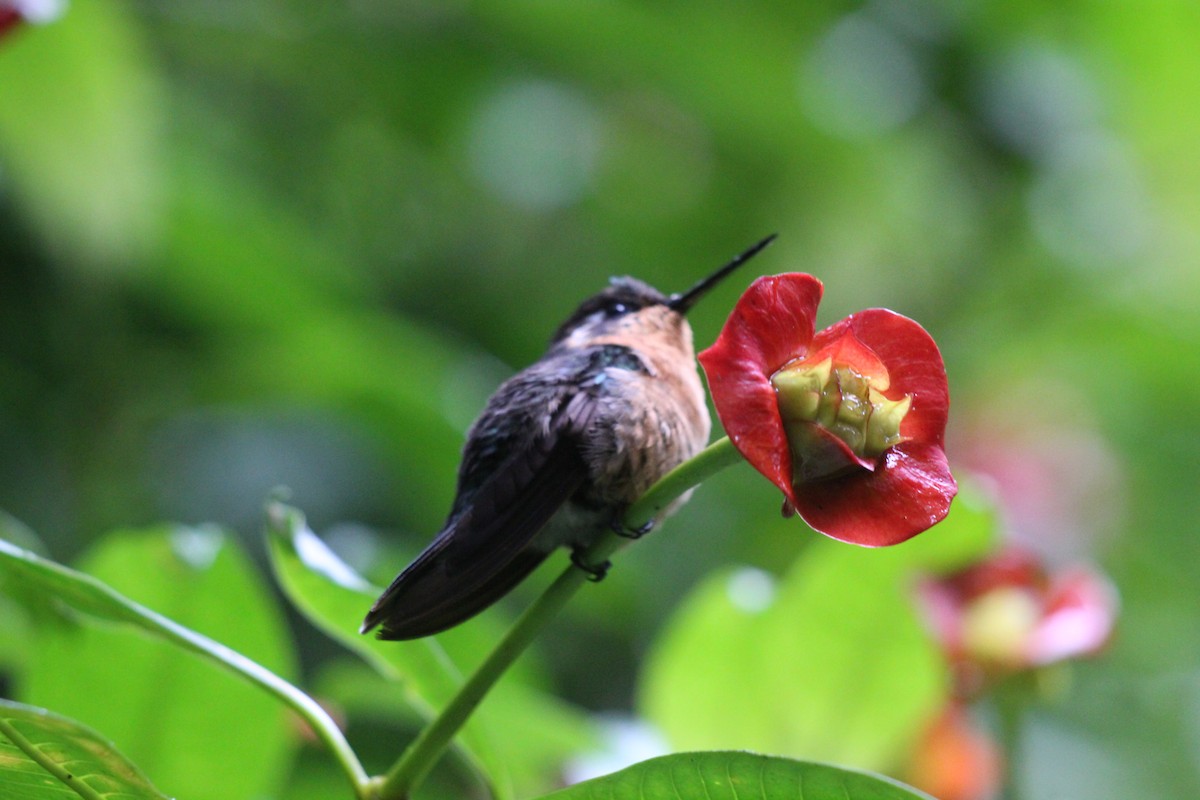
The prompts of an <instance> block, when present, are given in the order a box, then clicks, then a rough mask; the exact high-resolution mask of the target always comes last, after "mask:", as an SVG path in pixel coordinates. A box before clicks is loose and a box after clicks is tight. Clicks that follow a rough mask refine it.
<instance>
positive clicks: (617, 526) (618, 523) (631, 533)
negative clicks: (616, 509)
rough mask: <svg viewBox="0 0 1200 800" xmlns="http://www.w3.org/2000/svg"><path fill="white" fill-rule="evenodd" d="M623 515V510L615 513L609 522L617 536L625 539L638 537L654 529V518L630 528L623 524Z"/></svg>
mask: <svg viewBox="0 0 1200 800" xmlns="http://www.w3.org/2000/svg"><path fill="white" fill-rule="evenodd" d="M624 516H625V514H624V512H622V513H620V514H617V515H616V516H614V517H613V519H612V522H611V523H610V524H609V526H610V527H611V528H612V530H613V533H615V534H616V535H617V536H622V537H624V538H626V539H640V538H642V537H643V536H645V535H646V534H647V533H649V532H650V531H652V530H654V520H652V519H651V520H647V521H646V522H644V523H642V525H641V527H638V528H630V527H629V526H628V525H626V524H625V521H624V519H623V518H624Z"/></svg>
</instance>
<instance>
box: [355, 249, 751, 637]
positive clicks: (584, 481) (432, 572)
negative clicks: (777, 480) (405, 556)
mask: <svg viewBox="0 0 1200 800" xmlns="http://www.w3.org/2000/svg"><path fill="white" fill-rule="evenodd" d="M774 238H775V237H774V236H770V237H767V238H766V239H763V240H762V241H761V242H759V243H758V244H756V245H754V246H753V247H751V248H750V249H749V250H747V251H746V252H744V253H742V254H741V255H739V256H737V257H736V258H734V259H733V260H732V261H730V262H729V263H728V264H726V265H725V266H723V267H721V268H720V269H719V270H717V271H716V272H714V273H713V274H712V275H710V276H709V277H707V278H705V279H704V280H702V281H700V282H699V283H697V284H696V285H695V286H693V287H692V288H691V289H689V290H688V291H686V292H684V293H682V294H672V295H664V294H663V293H662V292H660V291H658V290H657V289H655V288H654V287H652V286H649V285H647V284H645V283H642V282H641V281H639V280H635V279H633V278H614V279H612V280H611V281H610V285H609V286H608V288H606V289H605V290H604V291H602V292H600V293H599V294H597V295H594V296H592V297H590V298H588V299H587V300H585V301H584V302H583V303H582V304H581V305H580V306H579V308H577V309H576V310H575V313H573V314H572V315H571V316H570V317H568V318H567V321H566V322H564V323H563V324H562V325H560V326H559V327H558V330H557V331H556V332H555V334H554V337H553V338H552V339H551V340H550V347H549V349H548V350H547V351H546V354H545V355H544V356H542V358H541V359H540V360H539V361H537V362H535V363H534V364H532V365H530V366H529V367H527V368H525V369H524V370H522V371H521V372H519V373H517V374H516V375H514V376H513V377H512V378H509V379H508V380H507V381H505V382H504V383H503V384H501V386H500V388H499V389H497V390H496V393H495V394H493V395H492V397H491V398H490V399H489V400H488V403H487V406H486V407H485V408H484V410H483V413H482V414H480V415H479V418H478V419H477V420H475V422H474V424H473V425H472V426H471V429H470V430H469V431H468V433H467V442H466V444H465V445H464V447H463V455H462V463H461V465H460V466H459V470H458V490H457V495H456V496H455V498H454V504H453V506H452V507H451V509H450V515H449V517H448V518H447V520H446V524H445V525H444V526H443V527H442V530H441V531H440V532H439V533H438V534H437V536H436V537H435V538H434V540H433V541H432V542H431V543H430V544H429V546H428V547H426V548H425V550H424V551H423V552H422V553H421V554H420V555H419V556H417V558H416V560H415V561H413V562H412V564H410V565H409V566H408V567H407V568H405V570H404V571H403V572H401V573H400V574H399V575H398V576H396V579H395V580H393V581H392V584H391V585H390V586H388V588H387V590H386V591H384V593H383V594H382V595H381V596H380V598H379V599H378V600H376V601H375V605H374V606H372V607H371V610H370V611H369V612H368V613H367V616H366V619H365V620H363V624H362V628H361V633H367V632H369V631H370V630H372V629H373V628H375V627H376V626H382V628H381V630H380V632H379V637H380V638H381V639H417V638H420V637H422V636H428V635H430V634H434V633H438V632H439V631H443V630H445V629H447V628H450V627H453V626H454V625H457V624H458V623H460V622H463V621H464V620H466V619H469V618H470V617H472V616H474V615H475V614H477V613H479V612H480V611H482V610H483V609H485V608H487V607H488V606H490V605H491V604H492V603H494V602H496V601H497V600H499V599H500V598H501V597H503V596H504V595H505V594H507V593H508V592H509V591H510V590H511V589H512V588H513V587H515V586H516V585H517V584H518V583H520V582H521V581H522V580H523V579H524V578H525V577H526V576H527V575H528V574H529V573H530V572H532V571H533V570H534V569H535V568H536V567H537V566H538V565H539V564H541V563H542V561H544V560H545V558H546V557H547V556H548V555H549V554H550V553H551V552H552V551H553V550H554V549H555V548H557V547H559V546H561V545H565V546H568V547H571V548H572V549H573V551H574V553H576V554H578V553H579V552H580V551H581V550H582V549H583V548H585V547H587V546H588V545H589V544H591V542H592V541H594V540H595V539H596V538H597V537H598V536H599V535H600V534H601V533H603V532H604V531H605V530H606V529H607V528H609V527H611V526H617V527H618V528H619V526H620V520H621V516H622V514H623V513H624V510H625V509H626V507H628V505H629V504H630V503H632V502H633V501H635V500H637V499H638V497H639V496H641V494H642V493H643V492H645V491H646V489H648V488H649V487H650V486H651V484H653V483H654V482H655V481H657V480H658V479H659V478H661V477H662V476H663V475H665V474H666V473H667V472H668V471H670V470H671V469H672V468H674V467H675V466H677V465H678V464H680V463H682V462H683V461H685V460H687V459H688V458H691V457H692V456H694V455H695V454H696V453H698V452H700V450H701V449H702V448H703V447H704V446H705V444H706V443H707V442H708V434H709V429H710V427H711V422H710V420H709V416H708V407H707V405H706V404H705V395H704V390H703V388H702V387H701V385H700V378H699V376H698V375H697V371H696V363H695V362H696V357H695V353H694V351H693V348H692V329H691V326H689V325H688V323H687V320H686V319H685V318H684V315H685V314H686V313H687V311H688V309H690V308H691V307H692V305H693V304H694V303H695V302H696V301H697V300H698V299H700V297H701V296H702V295H704V294H705V293H706V292H707V291H708V290H709V289H711V288H712V287H713V286H715V285H716V284H717V283H718V282H719V281H720V280H721V279H722V278H724V277H725V276H726V275H728V274H729V273H730V272H732V271H733V270H734V269H736V268H737V267H739V266H741V265H742V264H743V263H745V262H746V261H747V260H748V259H750V258H751V257H752V256H754V255H755V254H756V253H758V252H759V251H760V250H762V249H763V248H764V247H766V246H767V245H768V244H769V243H770V242H771V240H772V239H774Z"/></svg>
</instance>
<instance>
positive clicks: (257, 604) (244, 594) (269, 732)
mask: <svg viewBox="0 0 1200 800" xmlns="http://www.w3.org/2000/svg"><path fill="white" fill-rule="evenodd" d="M226 544H227V543H226V541H225V539H224V537H223V536H221V535H220V534H218V533H216V532H214V531H209V530H207V529H189V528H177V529H172V530H170V531H169V532H167V535H165V536H160V537H157V538H155V537H144V536H132V535H129V534H126V535H121V536H117V537H114V538H113V539H111V540H110V541H109V543H107V544H106V545H105V546H104V547H102V548H101V549H100V550H99V551H97V552H96V554H95V556H94V557H93V562H94V563H95V565H96V567H97V569H99V570H100V571H102V572H105V573H111V574H112V575H113V577H114V578H115V579H120V580H123V581H127V582H130V583H138V584H139V586H141V587H142V589H141V591H144V592H145V593H146V594H149V595H153V596H154V598H155V602H156V603H157V604H159V605H160V607H161V606H169V607H171V608H173V609H174V610H176V611H178V613H180V614H181V615H182V616H192V617H194V618H196V619H198V620H199V621H200V622H201V623H202V624H204V625H205V626H208V625H212V626H215V627H222V628H224V627H225V626H226V622H228V620H229V619H230V618H232V617H240V616H243V615H244V616H246V617H247V618H248V620H249V621H248V622H246V624H244V625H241V624H239V625H238V626H232V627H230V628H229V631H228V632H229V633H231V634H233V636H234V638H235V639H237V640H238V642H239V644H244V645H245V646H246V648H247V649H248V650H250V651H252V652H254V651H261V652H264V653H265V654H267V655H268V656H269V657H270V658H272V659H273V660H276V661H286V658H285V657H284V656H282V655H280V653H281V650H280V648H281V647H282V646H283V643H282V642H281V641H280V638H279V637H280V636H281V635H282V634H281V633H280V632H279V631H278V629H275V630H272V628H273V627H274V626H276V625H277V624H278V620H275V621H273V622H269V621H267V620H265V618H264V615H268V616H269V615H270V613H271V612H268V611H265V610H264V605H263V604H264V602H265V601H264V599H263V594H262V589H261V587H258V586H257V585H256V584H255V582H254V581H253V580H252V579H250V578H249V572H248V571H247V569H246V567H245V564H244V563H243V559H242V557H241V556H240V554H232V555H231V553H232V548H230V547H227V546H226ZM122 576H123V577H122ZM0 578H3V579H4V582H5V585H6V588H8V587H12V588H15V589H16V591H17V593H18V594H21V595H24V596H36V597H41V598H43V599H45V600H46V601H47V602H50V601H53V602H54V603H56V604H58V605H60V606H65V607H66V608H67V609H69V610H70V611H72V612H75V613H77V614H83V615H85V617H84V619H85V620H86V619H87V618H93V619H99V620H104V621H109V622H119V623H126V624H128V625H132V626H134V627H135V628H137V629H139V630H140V631H141V632H143V633H149V634H151V636H152V637H154V638H155V639H159V640H162V641H163V642H165V643H167V644H170V645H172V646H173V647H172V648H158V649H156V650H153V651H152V650H149V649H147V647H148V646H149V643H148V642H146V641H145V640H144V638H143V637H134V636H128V635H126V636H124V637H123V638H113V637H118V636H120V635H121V632H120V631H118V630H115V629H107V628H104V626H87V627H74V628H72V627H70V626H68V625H65V624H59V625H52V624H50V621H49V620H46V621H44V622H43V625H42V630H41V634H42V635H41V636H40V637H39V639H40V641H39V643H38V647H36V648H35V651H36V658H35V659H32V662H33V663H31V665H30V670H29V672H28V675H27V676H26V679H27V683H28V686H27V688H28V694H29V695H30V696H32V697H50V698H55V699H60V700H62V701H63V703H64V705H63V706H59V707H64V708H68V709H69V708H73V707H75V706H76V705H78V707H79V708H80V709H81V710H82V712H83V713H75V712H74V711H69V713H72V715H73V716H76V717H79V718H80V719H82V720H84V721H92V720H93V719H95V720H105V721H107V723H106V724H101V725H99V726H98V727H101V728H102V729H104V730H106V731H107V732H108V733H109V734H110V735H113V736H114V738H115V739H116V740H117V741H118V742H119V743H121V745H122V747H123V749H125V750H126V751H127V752H130V753H131V754H133V756H134V757H135V758H137V760H138V761H139V763H141V764H143V766H144V767H146V768H148V769H150V770H151V772H152V773H153V774H155V777H156V779H157V780H159V781H160V782H161V783H163V785H169V786H171V788H172V790H175V789H180V790H181V791H180V793H181V794H183V793H184V791H183V790H185V784H186V791H187V796H188V797H189V800H196V799H197V798H202V797H229V796H243V795H237V794H236V792H235V790H240V789H242V788H245V787H253V786H258V787H260V788H259V789H257V790H254V791H259V790H262V789H263V787H265V786H267V785H268V784H271V783H273V782H274V781H275V780H276V779H277V778H278V777H280V776H279V774H278V773H279V771H280V769H281V766H282V760H283V758H284V757H285V755H286V753H285V752H284V751H283V744H282V743H281V742H282V740H281V738H280V736H281V734H280V733H279V729H280V728H279V726H280V725H282V724H283V723H284V719H283V718H282V717H281V716H280V715H279V714H278V712H277V706H273V705H268V706H265V707H264V706H261V705H260V703H261V700H262V696H260V695H258V694H257V693H248V694H243V693H241V692H239V691H238V690H237V689H231V688H230V686H238V684H232V683H229V682H227V683H226V684H225V685H221V686H218V685H217V684H216V683H214V682H213V677H212V675H213V673H211V671H208V672H207V673H206V674H205V675H199V674H198V673H197V672H196V671H195V669H194V667H195V664H193V663H192V662H191V661H190V660H182V659H180V658H179V657H178V655H180V654H181V653H182V652H183V651H189V652H190V653H192V654H195V655H200V656H202V657H203V658H204V659H207V660H209V661H211V662H213V663H216V664H218V665H220V666H222V667H224V668H226V669H227V670H230V671H232V672H233V673H235V674H236V675H238V676H239V677H241V678H243V679H245V680H247V681H249V682H250V683H251V684H254V685H256V687H257V688H258V689H261V690H265V691H266V692H267V693H268V694H270V695H273V696H274V698H275V699H276V700H282V701H283V702H285V703H287V704H288V705H289V706H291V707H292V709H294V710H295V711H296V712H297V713H298V714H299V715H300V716H301V717H302V718H303V719H305V720H306V721H307V722H308V723H309V725H310V726H311V727H312V728H313V729H314V731H315V732H316V734H317V736H318V737H319V738H320V739H321V740H322V741H323V742H324V743H325V745H326V746H327V747H328V748H329V749H330V750H331V751H332V752H333V753H334V755H335V756H336V757H337V758H338V759H339V762H340V763H341V764H342V766H343V769H344V771H346V772H347V774H348V775H349V777H350V780H351V781H352V783H354V785H355V786H356V787H361V786H363V785H364V784H365V783H366V780H367V777H366V775H365V773H364V772H363V770H362V767H361V766H360V765H359V764H358V761H357V759H356V758H355V757H354V754H353V753H352V752H351V751H350V749H349V746H348V745H347V744H346V742H345V740H344V738H342V736H341V734H340V732H338V730H337V726H336V724H335V723H334V722H333V721H332V720H331V719H330V718H329V716H328V714H327V713H326V712H325V711H324V710H323V709H321V707H320V706H319V705H318V704H317V703H316V702H315V701H314V700H313V699H312V698H310V697H309V696H308V695H306V694H304V693H303V692H301V691H300V690H299V689H297V688H296V687H294V686H292V685H291V684H290V683H288V682H286V681H285V680H283V679H282V678H280V677H279V676H278V675H276V674H275V673H273V672H271V671H270V670H268V669H266V668H265V667H263V666H261V665H260V664H258V663H256V662H254V661H252V660H250V659H249V658H247V657H246V656H244V655H242V654H241V653H239V652H236V651H234V650H232V649H231V648H229V647H227V646H225V645H222V644H219V643H217V642H216V641H214V640H212V639H209V638H208V637H206V636H203V635H201V634H199V633H196V632H195V631H193V630H190V629H189V628H185V627H184V626H182V625H180V624H179V623H177V622H174V621H173V620H170V619H167V618H166V617H163V616H161V615H159V614H157V613H155V612H153V611H150V610H149V609H148V608H146V607H144V606H141V605H139V604H137V603H135V602H133V601H132V600H129V599H128V598H126V597H124V596H122V595H121V594H119V593H118V592H117V591H115V590H114V589H113V588H111V587H110V586H108V585H107V584H105V583H103V582H102V581H100V580H98V579H97V578H95V577H92V576H90V575H86V574H83V573H80V572H76V571H74V570H71V569H68V568H66V567H64V566H62V565H60V564H56V563H54V562H52V561H48V560H46V559H43V558H40V557H38V556H36V555H34V554H33V553H29V552H27V551H23V550H20V549H19V548H16V547H14V546H12V545H11V544H8V543H6V542H3V541H0ZM210 578H211V581H210ZM219 618H224V619H225V621H226V622H218V619H219ZM255 637H264V638H265V639H266V641H264V642H260V643H257V644H255V643H254V642H251V641H250V640H251V639H253V638H255ZM176 649H178V651H179V652H178V653H177V652H176ZM272 653H273V655H272ZM238 688H239V689H240V688H242V687H240V686H238ZM189 694H192V695H194V696H192V697H189V696H188V695H189ZM155 698H157V700H156V699H155ZM47 705H55V704H54V703H48V704H47ZM117 706H121V707H123V708H124V709H125V710H126V712H128V711H130V710H133V711H136V712H137V713H140V714H141V715H142V716H141V718H140V719H138V718H136V716H137V714H133V715H126V716H124V717H122V716H121V714H120V712H119V711H118V710H117ZM205 715H208V716H212V717H215V718H216V719H218V720H219V724H221V725H224V726H225V727H224V728H223V729H220V730H216V731H215V733H214V728H213V727H212V726H210V725H209V723H207V722H205V721H204V720H203V719H201V717H203V716H205ZM231 715H232V716H231ZM110 724H111V727H110ZM260 724H263V725H265V726H267V727H260ZM190 725H197V726H200V730H203V731H205V732H206V734H207V735H208V736H209V737H212V736H215V738H216V741H215V742H205V741H203V740H202V739H203V737H201V738H200V739H193V738H189V737H188V736H187V731H186V730H184V729H185V728H186V727H187V726H190ZM234 731H236V735H233V734H232V733H231V732H234ZM247 731H248V732H249V733H247ZM122 736H128V737H130V738H131V740H132V743H133V745H134V747H126V745H125V743H124V741H123V740H122V738H121V737H122ZM252 736H253V737H257V736H263V737H264V741H262V742H258V741H254V740H252V739H251V738H250V737H252ZM192 746H196V747H198V748H199V749H198V750H195V751H192V750H189V749H187V748H189V747H192ZM210 746H211V748H213V749H208V748H209V747H210ZM135 747H136V748H138V749H142V748H144V749H145V750H146V751H147V752H146V753H145V755H143V754H141V753H139V752H135ZM235 750H236V751H241V752H240V754H239V753H236V752H233V751H235ZM217 751H219V755H220V757H222V758H223V757H225V755H226V754H229V756H228V757H229V758H230V759H231V762H229V763H225V762H220V761H215V760H211V759H210V757H215V756H216V755H218V753H217ZM254 759H258V760H257V761H254ZM252 761H254V763H251V762H252ZM214 763H223V764H224V768H223V770H222V771H221V772H220V773H217V772H214V770H213V769H212V765H213V764H214ZM151 764H153V765H154V766H153V767H151ZM230 764H234V765H237V767H236V769H237V771H238V774H234V772H235V770H234V769H233V768H230ZM159 770H162V771H164V773H163V774H159ZM168 772H169V775H168V774H167V773H168ZM242 772H244V773H246V774H244V775H243V774H240V773H242ZM168 777H169V778H170V779H171V780H177V781H179V783H180V785H179V786H175V785H172V784H169V783H168V782H167V779H168ZM218 777H219V783H220V786H214V785H213V783H214V782H217V781H216V779H217V778H218ZM193 784H195V785H194V786H193Z"/></svg>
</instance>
